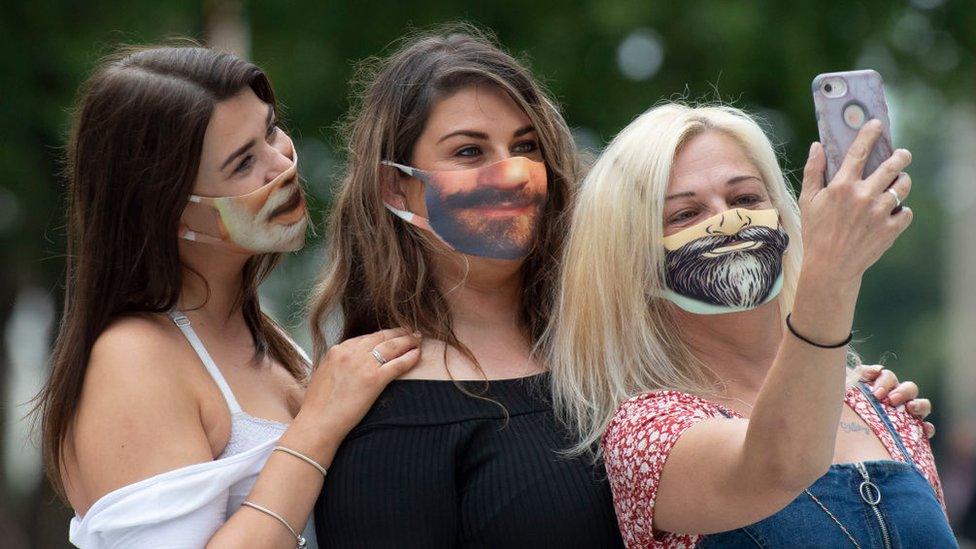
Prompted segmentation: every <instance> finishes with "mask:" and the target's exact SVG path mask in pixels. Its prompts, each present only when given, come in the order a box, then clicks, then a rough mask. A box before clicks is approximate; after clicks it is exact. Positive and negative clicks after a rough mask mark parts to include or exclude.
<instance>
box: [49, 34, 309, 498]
mask: <svg viewBox="0 0 976 549" xmlns="http://www.w3.org/2000/svg"><path fill="white" fill-rule="evenodd" d="M247 88H250V89H251V90H253V91H254V93H255V95H257V96H258V97H259V98H260V99H261V100H263V101H265V102H266V103H268V104H270V105H272V106H273V107H275V106H276V102H275V95H274V91H273V90H272V88H271V83H270V82H269V81H268V78H267V76H265V74H264V72H262V71H261V69H259V68H258V67H256V66H255V65H253V64H252V63H249V62H247V61H245V60H243V59H240V58H238V57H236V56H234V55H231V54H227V53H219V52H216V51H213V50H210V49H207V48H202V47H191V46H179V47H150V48H147V47H137V48H133V47H126V48H124V49H121V50H120V51H119V52H117V53H115V54H113V55H111V56H109V57H108V58H106V59H105V60H103V61H102V63H101V64H100V65H99V67H98V68H97V69H96V70H95V71H94V73H93V74H92V76H91V77H90V78H89V79H88V81H87V82H86V84H85V85H84V86H83V87H82V89H81V92H80V93H79V98H78V104H77V107H76V111H75V116H74V122H73V128H72V135H71V138H70V141H69V144H68V158H67V165H66V175H67V179H68V211H67V225H68V253H67V274H66V281H65V296H64V314H63V316H62V318H61V324H60V326H59V329H58V336H57V340H56V342H55V345H54V351H53V355H52V361H51V362H52V371H51V377H50V379H49V381H48V383H47V385H46V386H45V387H44V389H43V391H42V392H41V394H40V395H38V400H37V406H36V408H35V412H36V411H40V413H41V418H42V423H41V425H42V436H43V446H44V455H45V465H46V468H47V472H48V475H49V477H50V479H51V482H52V484H53V485H54V487H55V489H56V490H57V491H58V493H59V494H61V495H62V496H63V495H64V486H63V482H62V479H61V465H62V461H63V457H64V453H63V445H64V440H65V436H66V434H67V432H68V429H69V427H70V425H71V422H72V420H73V419H74V415H75V412H76V411H77V405H78V399H79V396H80V394H81V389H82V384H83V383H84V379H85V372H86V370H87V367H88V359H89V355H90V353H91V350H92V346H93V345H94V343H95V340H96V339H97V338H98V336H99V335H100V334H101V333H102V331H103V330H105V328H106V327H108V325H109V324H110V323H111V322H112V321H113V320H115V319H117V318H119V317H120V316H122V315H129V314H140V313H165V312H167V311H169V310H170V309H172V308H173V307H174V306H175V305H176V303H177V301H178V299H179V297H180V292H181V290H182V287H183V276H184V274H185V272H186V271H185V267H184V265H183V264H182V263H181V261H180V257H179V251H178V248H177V229H178V227H179V219H180V216H181V215H182V213H183V209H184V207H185V206H186V203H187V200H188V199H189V196H190V193H191V191H192V189H193V183H194V180H195V179H196V175H197V170H198V168H199V165H200V154H201V151H202V148H203V138H204V134H205V133H206V130H207V125H208V124H209V122H210V117H211V115H212V114H213V111H214V107H215V106H216V105H217V103H219V102H220V101H223V100H225V99H229V98H231V97H233V96H234V95H236V94H238V93H240V92H241V91H243V90H245V89H247ZM278 258H279V256H278V255H277V254H266V255H258V256H254V257H252V258H251V259H249V260H248V261H247V263H246V264H245V266H244V271H243V273H242V278H243V280H242V287H241V294H240V295H239V296H238V304H239V306H240V307H241V310H242V312H243V314H244V320H245V322H246V324H247V327H248V329H249V330H250V332H251V335H252V337H253V338H254V343H255V347H256V351H257V355H258V356H257V357H255V358H260V357H262V356H264V355H270V356H271V357H272V358H274V359H275V360H277V361H279V362H280V363H281V364H283V365H284V366H285V368H287V370H288V371H289V373H291V374H292V375H293V376H294V377H295V378H297V379H301V378H304V375H305V367H304V366H303V360H302V358H301V357H300V356H299V354H298V351H297V350H296V348H295V347H294V346H293V345H292V344H291V343H290V341H289V340H288V339H287V338H286V336H285V335H284V332H283V331H282V330H281V329H280V328H279V327H278V325H277V324H276V323H275V322H274V321H273V320H272V319H271V318H269V317H268V316H267V315H265V314H264V313H263V312H262V311H261V307H260V305H259V303H258V294H257V287H258V285H259V284H260V283H261V281H262V280H264V278H265V277H266V276H267V275H268V274H269V273H270V272H271V270H272V269H273V268H274V266H275V264H276V263H277V261H278Z"/></svg>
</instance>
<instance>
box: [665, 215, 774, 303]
mask: <svg viewBox="0 0 976 549" xmlns="http://www.w3.org/2000/svg"><path fill="white" fill-rule="evenodd" d="M723 216H725V217H723ZM729 218H732V221H731V223H735V224H738V225H739V228H738V229H737V230H735V231H734V232H732V231H729V230H728V223H729V222H727V220H728V219H729ZM723 224H724V225H725V228H724V229H720V230H718V231H716V230H715V229H714V228H715V227H716V226H721V225H723ZM669 239H670V240H669ZM665 241H666V245H665V250H666V255H665V275H666V283H667V286H668V289H667V290H665V291H664V292H662V295H663V297H665V298H667V299H669V300H670V301H672V302H673V303H675V304H676V305H678V306H679V307H681V308H682V309H684V310H686V311H688V312H691V313H695V314H721V313H730V312H736V311H745V310H750V309H754V308H756V307H758V306H760V305H762V304H764V303H767V302H769V301H771V300H772V299H773V298H775V297H776V296H777V295H778V294H779V292H780V290H781V289H782V287H783V254H784V253H785V252H786V248H787V247H788V245H789V236H788V235H787V234H786V231H784V230H783V228H782V227H780V226H779V216H778V214H777V213H776V210H745V209H735V210H730V211H728V212H723V213H722V214H719V215H716V216H713V217H711V218H709V219H707V220H705V221H703V222H702V223H699V224H697V225H695V226H692V227H689V228H687V229H685V230H683V231H680V232H678V233H676V234H674V235H671V236H669V237H667V238H666V239H665ZM676 243H677V244H679V245H677V246H676V245H675V244H676ZM668 244H670V247H669V245H668Z"/></svg>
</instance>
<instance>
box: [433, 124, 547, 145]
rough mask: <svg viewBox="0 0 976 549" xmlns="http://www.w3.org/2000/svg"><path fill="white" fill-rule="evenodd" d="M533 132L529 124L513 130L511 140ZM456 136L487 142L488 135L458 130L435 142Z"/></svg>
mask: <svg viewBox="0 0 976 549" xmlns="http://www.w3.org/2000/svg"><path fill="white" fill-rule="evenodd" d="M534 131H535V126H532V125H531V124H530V125H528V126H523V127H521V128H519V129H517V130H515V133H513V134H512V137H513V138H515V137H522V136H523V135H525V134H527V133H532V132H534ZM458 135H461V136H464V137H470V138H472V139H480V140H482V141H487V140H488V134H487V133H484V132H476V131H474V130H458V131H456V132H451V133H449V134H447V135H445V136H444V137H441V138H440V139H439V140H438V141H437V142H438V143H441V142H442V141H446V140H447V139H450V138H452V137H455V136H458Z"/></svg>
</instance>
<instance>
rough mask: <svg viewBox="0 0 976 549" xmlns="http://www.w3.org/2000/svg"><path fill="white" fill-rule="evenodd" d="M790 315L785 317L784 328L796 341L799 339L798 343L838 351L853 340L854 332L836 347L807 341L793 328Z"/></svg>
mask: <svg viewBox="0 0 976 549" xmlns="http://www.w3.org/2000/svg"><path fill="white" fill-rule="evenodd" d="M792 315H793V313H790V314H788V315H786V327H787V328H789V329H790V333H791V334H793V335H794V336H796V337H797V339H799V340H800V341H802V342H804V343H809V344H810V345H813V346H814V347H820V348H821V349H839V348H841V347H844V346H846V345H847V344H848V343H850V342H851V340H852V339H854V332H851V333H850V334H849V335H848V336H847V339H845V340H844V341H841V342H840V343H838V344H836V345H824V344H823V343H817V342H816V341H813V340H811V339H807V338H806V337H804V336H802V335H800V333H799V332H797V331H796V328H794V327H793V324H792V323H790V316H792Z"/></svg>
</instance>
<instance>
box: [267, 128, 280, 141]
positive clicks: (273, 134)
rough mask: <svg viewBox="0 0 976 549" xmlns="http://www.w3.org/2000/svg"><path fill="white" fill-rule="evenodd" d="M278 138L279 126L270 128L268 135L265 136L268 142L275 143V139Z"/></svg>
mask: <svg viewBox="0 0 976 549" xmlns="http://www.w3.org/2000/svg"><path fill="white" fill-rule="evenodd" d="M277 136H278V126H276V125H274V124H272V125H271V127H269V128H268V133H267V134H265V136H264V137H265V139H267V140H268V141H274V138H275V137H277Z"/></svg>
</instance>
